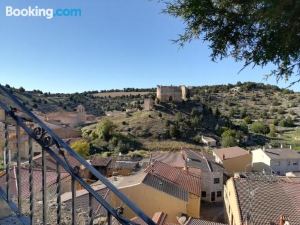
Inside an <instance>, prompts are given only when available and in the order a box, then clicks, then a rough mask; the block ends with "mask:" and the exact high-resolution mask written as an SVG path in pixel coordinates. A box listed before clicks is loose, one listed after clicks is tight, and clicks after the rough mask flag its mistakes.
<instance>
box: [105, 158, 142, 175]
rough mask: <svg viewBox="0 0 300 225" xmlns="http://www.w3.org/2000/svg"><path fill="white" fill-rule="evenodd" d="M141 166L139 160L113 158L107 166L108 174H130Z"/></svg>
mask: <svg viewBox="0 0 300 225" xmlns="http://www.w3.org/2000/svg"><path fill="white" fill-rule="evenodd" d="M138 168H139V162H136V161H129V160H117V159H113V160H112V161H111V162H110V163H109V165H108V167H107V176H113V175H121V176H129V175H131V174H132V173H133V172H135V171H137V169H138Z"/></svg>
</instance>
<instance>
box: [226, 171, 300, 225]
mask: <svg viewBox="0 0 300 225" xmlns="http://www.w3.org/2000/svg"><path fill="white" fill-rule="evenodd" d="M271 178H272V177H271V176H270V178H268V177H267V176H266V177H265V178H263V177H260V178H259V177H257V178H240V177H235V178H230V179H229V180H228V181H227V183H226V185H225V188H224V202H225V209H226V214H227V221H228V224H230V225H247V224H251V225H262V224H272V225H284V224H289V225H298V224H300V213H299V212H300V197H299V196H300V180H299V178H283V177H281V178H277V179H271Z"/></svg>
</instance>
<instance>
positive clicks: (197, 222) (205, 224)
mask: <svg viewBox="0 0 300 225" xmlns="http://www.w3.org/2000/svg"><path fill="white" fill-rule="evenodd" d="M184 225H226V224H224V223H217V222H213V221H207V220H201V219H195V218H191V219H189V220H188V221H187V222H186V223H185V224H184Z"/></svg>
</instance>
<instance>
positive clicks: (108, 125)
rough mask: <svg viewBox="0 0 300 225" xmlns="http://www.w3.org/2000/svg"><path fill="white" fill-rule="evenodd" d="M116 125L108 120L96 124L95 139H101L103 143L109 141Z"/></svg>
mask: <svg viewBox="0 0 300 225" xmlns="http://www.w3.org/2000/svg"><path fill="white" fill-rule="evenodd" d="M115 128H116V125H115V124H114V123H113V122H112V121H110V120H109V119H104V120H102V121H101V122H100V123H98V124H97V126H96V129H95V130H94V134H95V135H96V137H98V138H101V139H103V140H104V141H109V139H110V138H111V137H112V135H113V133H114V130H115Z"/></svg>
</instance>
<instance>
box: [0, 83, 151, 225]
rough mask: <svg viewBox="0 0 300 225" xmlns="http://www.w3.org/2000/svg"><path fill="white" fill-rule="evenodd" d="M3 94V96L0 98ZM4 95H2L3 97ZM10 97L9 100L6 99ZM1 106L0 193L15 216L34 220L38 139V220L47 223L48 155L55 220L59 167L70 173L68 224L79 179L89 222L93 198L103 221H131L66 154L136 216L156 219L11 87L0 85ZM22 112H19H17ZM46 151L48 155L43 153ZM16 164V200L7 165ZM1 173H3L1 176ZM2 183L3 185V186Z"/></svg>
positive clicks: (58, 217) (73, 212)
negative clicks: (24, 159) (25, 187)
mask: <svg viewBox="0 0 300 225" xmlns="http://www.w3.org/2000/svg"><path fill="white" fill-rule="evenodd" d="M1 97H2V98H1ZM4 97H5V98H4ZM7 100H9V102H7ZM0 108H2V110H3V111H2V112H4V115H3V117H4V118H3V121H2V122H3V123H4V154H3V155H4V157H3V158H4V159H3V160H4V162H3V165H4V171H3V172H2V173H3V174H4V175H5V176H6V179H5V185H3V184H2V185H1V184H0V186H2V188H1V187H0V197H2V198H3V199H4V200H5V201H6V202H7V203H8V205H9V206H10V207H11V209H12V210H13V211H14V212H15V213H16V215H17V216H18V218H19V219H20V221H21V222H22V223H23V224H26V225H27V224H35V223H36V221H35V210H34V206H35V204H36V203H35V192H34V181H33V179H34V177H33V173H34V165H33V161H34V152H33V142H34V141H35V142H37V143H38V144H39V146H40V147H41V149H42V151H41V154H42V166H41V170H42V181H41V182H42V191H41V192H42V198H41V199H42V205H41V207H42V208H41V209H40V211H41V214H42V220H41V221H39V223H38V224H45V225H46V224H47V223H49V222H48V221H49V218H48V216H50V215H48V214H47V208H48V207H49V206H48V204H47V202H48V201H47V198H48V192H47V183H46V181H47V175H46V173H47V168H46V166H47V165H46V164H47V160H46V157H47V156H48V155H49V156H50V157H52V159H54V160H55V162H56V173H57V179H56V183H57V186H56V210H55V211H56V213H55V214H56V223H57V224H61V223H62V203H61V202H62V200H61V170H62V169H63V170H64V171H65V172H67V173H68V174H69V175H70V177H71V192H72V204H71V218H70V224H77V221H76V218H77V217H76V213H77V211H76V183H79V184H80V185H81V186H82V187H83V188H84V189H85V190H86V191H87V192H88V214H87V215H88V222H87V223H88V224H93V222H94V214H93V209H92V201H93V200H94V201H96V202H97V203H98V204H100V205H101V208H103V209H105V210H106V212H107V213H106V217H105V218H106V222H104V223H105V224H109V225H110V224H111V223H112V221H113V220H114V221H117V222H119V223H120V224H134V223H133V222H132V221H130V219H129V218H125V217H124V216H123V215H122V212H121V211H122V210H120V209H119V208H114V207H113V206H112V204H111V203H110V202H109V201H108V200H106V198H105V197H103V196H101V195H100V194H99V193H98V192H97V191H96V190H94V189H93V188H92V187H91V185H90V184H89V183H88V182H87V181H86V180H85V179H83V178H82V177H81V176H80V173H79V167H78V166H74V167H72V165H71V164H70V162H69V160H68V158H67V157H66V155H68V156H70V157H72V158H73V160H74V159H75V160H76V161H77V162H78V163H79V164H80V165H82V166H84V167H85V169H86V170H88V171H89V172H90V173H91V174H92V175H93V176H94V177H96V178H97V179H98V180H99V181H100V182H101V183H102V184H103V185H105V186H106V188H107V189H108V191H109V192H110V193H111V194H114V195H115V196H116V197H117V198H119V199H120V200H121V201H122V204H123V205H126V206H127V207H128V208H129V209H130V210H132V212H134V213H135V214H136V216H138V217H140V218H141V219H142V220H143V221H144V222H145V223H146V224H149V225H155V223H154V222H153V221H152V219H150V218H149V217H148V216H147V215H146V214H144V213H143V212H142V210H141V209H139V208H138V207H137V206H136V205H135V204H134V203H133V202H132V201H130V200H129V199H128V198H127V197H126V196H125V195H124V194H123V193H122V192H120V191H119V190H118V189H117V188H116V187H115V186H114V185H113V184H112V183H110V181H109V180H108V179H107V178H106V177H104V176H103V175H101V174H100V173H99V172H98V171H97V170H96V169H95V168H94V167H93V166H91V165H90V164H89V163H88V162H87V161H86V160H85V159H83V158H82V157H81V156H80V155H78V153H77V152H75V151H74V150H73V149H71V148H70V147H69V146H68V145H67V144H66V143H65V142H64V141H63V140H62V139H61V138H59V137H58V136H57V135H56V134H55V133H54V132H53V131H52V130H51V129H50V128H49V127H47V126H46V125H45V123H44V122H42V121H41V120H40V119H39V118H38V117H37V116H35V115H34V114H33V113H32V112H31V111H30V110H28V109H27V108H26V107H25V106H24V104H23V103H22V102H21V101H20V100H19V99H18V98H17V97H16V96H14V95H13V94H12V93H11V90H9V89H7V88H6V87H3V86H1V85H0ZM19 112H21V113H22V114H20V113H19ZM28 121H29V122H28ZM10 124H13V126H14V127H15V132H16V134H15V137H16V145H15V147H16V159H15V161H16V162H14V165H12V164H13V163H12V162H13V161H12V160H11V159H10V157H11V156H10V153H9V152H10V149H9V125H10ZM21 129H22V132H25V134H26V135H27V136H28V152H29V155H28V171H29V192H30V195H29V213H28V215H27V216H26V215H23V213H22V207H23V205H22V204H23V200H22V197H21V196H22V187H21V183H22V182H21V180H22V177H21V156H20V136H21V135H20V132H21ZM46 155H47V156H46ZM13 166H16V180H17V182H16V184H17V187H16V190H17V196H16V199H15V201H13V200H12V199H11V195H10V191H11V188H12V187H10V179H12V178H11V177H10V175H11V173H10V169H11V168H12V167H13ZM3 174H2V176H4V175H3ZM3 187H4V188H3Z"/></svg>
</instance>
